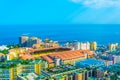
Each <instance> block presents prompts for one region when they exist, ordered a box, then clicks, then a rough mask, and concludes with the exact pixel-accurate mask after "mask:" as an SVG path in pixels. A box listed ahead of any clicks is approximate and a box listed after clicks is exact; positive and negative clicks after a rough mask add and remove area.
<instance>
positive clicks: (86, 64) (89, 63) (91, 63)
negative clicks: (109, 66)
mask: <svg viewBox="0 0 120 80" xmlns="http://www.w3.org/2000/svg"><path fill="white" fill-rule="evenodd" d="M75 65H76V66H77V67H82V68H92V67H100V66H104V65H105V64H104V62H103V61H100V60H94V59H87V60H83V61H80V62H76V64H75Z"/></svg>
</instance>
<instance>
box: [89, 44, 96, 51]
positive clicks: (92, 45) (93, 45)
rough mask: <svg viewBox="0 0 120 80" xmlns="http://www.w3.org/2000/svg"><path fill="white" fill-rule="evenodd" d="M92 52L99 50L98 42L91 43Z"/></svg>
mask: <svg viewBox="0 0 120 80" xmlns="http://www.w3.org/2000/svg"><path fill="white" fill-rule="evenodd" d="M90 50H93V51H95V50H97V42H90Z"/></svg>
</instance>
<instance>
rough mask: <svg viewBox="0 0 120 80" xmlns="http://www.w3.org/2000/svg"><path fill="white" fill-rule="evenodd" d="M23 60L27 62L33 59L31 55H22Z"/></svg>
mask: <svg viewBox="0 0 120 80" xmlns="http://www.w3.org/2000/svg"><path fill="white" fill-rule="evenodd" d="M21 59H23V60H27V59H33V57H32V56H31V55H28V54H21Z"/></svg>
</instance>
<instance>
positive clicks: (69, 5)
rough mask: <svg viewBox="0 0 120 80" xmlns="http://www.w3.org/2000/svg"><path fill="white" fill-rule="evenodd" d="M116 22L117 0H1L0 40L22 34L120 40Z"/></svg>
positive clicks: (119, 6) (119, 4) (119, 15)
mask: <svg viewBox="0 0 120 80" xmlns="http://www.w3.org/2000/svg"><path fill="white" fill-rule="evenodd" d="M103 24H104V25H103ZM119 24H120V0H0V30H1V31H0V44H3V43H9V42H10V43H11V42H13V41H16V40H18V37H19V36H21V35H24V34H25V35H32V36H38V37H40V38H46V37H50V38H51V39H54V40H79V41H98V42H101V43H109V42H117V41H118V42H120V39H119V36H120V25H119Z"/></svg>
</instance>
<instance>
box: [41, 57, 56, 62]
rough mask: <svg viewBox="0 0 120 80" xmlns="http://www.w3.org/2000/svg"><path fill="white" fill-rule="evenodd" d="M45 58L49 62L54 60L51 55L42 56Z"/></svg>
mask: <svg viewBox="0 0 120 80" xmlns="http://www.w3.org/2000/svg"><path fill="white" fill-rule="evenodd" d="M42 58H44V59H45V60H47V62H48V63H52V62H54V61H53V60H52V59H51V58H50V57H49V56H42Z"/></svg>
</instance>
